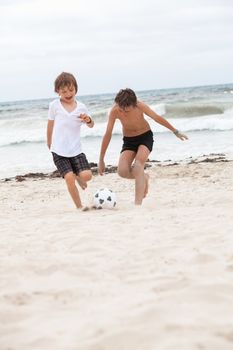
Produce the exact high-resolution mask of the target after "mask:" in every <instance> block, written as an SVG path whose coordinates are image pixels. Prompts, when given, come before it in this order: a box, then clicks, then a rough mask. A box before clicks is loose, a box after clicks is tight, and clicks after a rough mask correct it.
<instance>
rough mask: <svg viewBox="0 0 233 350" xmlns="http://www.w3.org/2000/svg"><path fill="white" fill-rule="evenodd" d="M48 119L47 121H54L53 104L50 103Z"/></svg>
mask: <svg viewBox="0 0 233 350" xmlns="http://www.w3.org/2000/svg"><path fill="white" fill-rule="evenodd" d="M48 119H49V120H54V119H55V110H54V104H53V103H52V102H51V103H50V104H49V111H48Z"/></svg>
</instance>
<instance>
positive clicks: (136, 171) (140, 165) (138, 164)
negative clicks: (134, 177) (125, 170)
mask: <svg viewBox="0 0 233 350" xmlns="http://www.w3.org/2000/svg"><path fill="white" fill-rule="evenodd" d="M132 171H133V172H134V174H139V173H142V172H143V171H144V164H143V163H142V162H140V160H135V162H134V165H133V168H132Z"/></svg>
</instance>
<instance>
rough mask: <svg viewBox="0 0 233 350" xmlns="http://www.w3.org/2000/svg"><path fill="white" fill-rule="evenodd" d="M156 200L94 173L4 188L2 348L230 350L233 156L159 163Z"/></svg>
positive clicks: (153, 175) (0, 218) (153, 185)
mask: <svg viewBox="0 0 233 350" xmlns="http://www.w3.org/2000/svg"><path fill="white" fill-rule="evenodd" d="M148 173H149V175H150V188H149V195H148V196H147V198H146V199H145V200H144V203H143V205H142V206H141V207H136V206H134V204H133V199H134V198H133V197H134V196H133V182H132V181H130V180H124V179H121V178H119V177H118V176H117V175H116V174H115V173H112V174H106V175H105V176H103V177H100V176H95V177H94V178H93V180H92V182H91V183H90V184H89V187H88V189H87V190H86V191H85V192H83V191H82V192H81V195H82V199H83V203H84V204H87V203H89V202H90V200H91V198H92V194H93V193H94V191H95V190H96V189H98V188H100V187H102V186H104V187H109V188H111V189H112V190H114V191H115V192H116V194H117V198H118V201H117V207H116V208H115V209H114V210H93V211H88V212H80V211H78V210H76V209H75V208H74V206H73V203H72V201H71V200H70V197H69V195H68V192H67V191H66V188H65V184H64V181H63V180H62V179H60V178H55V179H49V178H44V179H26V181H22V182H17V181H16V180H12V181H6V182H3V181H2V182H1V183H0V227H1V228H0V230H1V240H0V249H1V250H0V251H1V258H0V349H1V350H29V349H30V350H32V349H33V350H194V349H200V350H201V349H206V350H220V349H221V350H228V349H229V350H232V349H233V181H232V177H233V176H232V175H233V162H232V161H229V162H225V161H222V162H203V163H202V162H199V163H193V164H192V163H191V164H177V165H172V166H165V165H164V166H161V165H157V164H156V163H155V164H152V167H150V168H148Z"/></svg>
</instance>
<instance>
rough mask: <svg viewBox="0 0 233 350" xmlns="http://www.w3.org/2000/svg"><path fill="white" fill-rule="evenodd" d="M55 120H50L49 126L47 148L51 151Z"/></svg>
mask: <svg viewBox="0 0 233 350" xmlns="http://www.w3.org/2000/svg"><path fill="white" fill-rule="evenodd" d="M53 125H54V120H48V124H47V146H48V148H49V149H50V147H51V142H52V134H53Z"/></svg>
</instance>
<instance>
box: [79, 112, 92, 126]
mask: <svg viewBox="0 0 233 350" xmlns="http://www.w3.org/2000/svg"><path fill="white" fill-rule="evenodd" d="M79 118H80V120H81V121H82V122H84V123H86V124H90V123H91V117H89V115H87V114H85V113H82V114H80V116H79Z"/></svg>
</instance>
